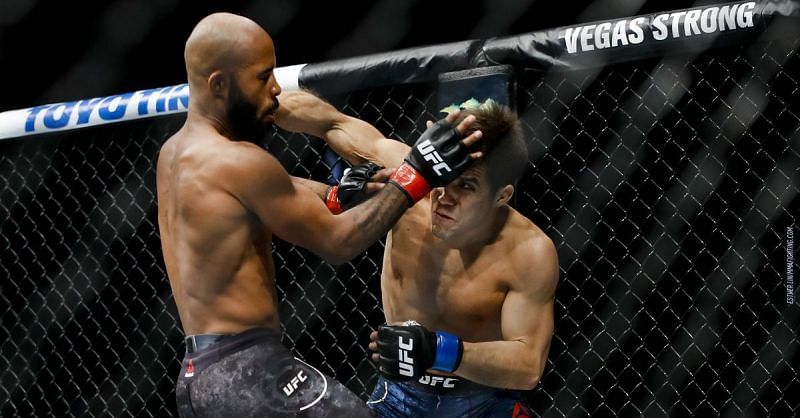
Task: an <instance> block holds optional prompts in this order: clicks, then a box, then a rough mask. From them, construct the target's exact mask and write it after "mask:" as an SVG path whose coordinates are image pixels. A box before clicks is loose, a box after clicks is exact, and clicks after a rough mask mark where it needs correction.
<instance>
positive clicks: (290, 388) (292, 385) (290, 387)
mask: <svg viewBox="0 0 800 418" xmlns="http://www.w3.org/2000/svg"><path fill="white" fill-rule="evenodd" d="M306 379H308V377H306V376H305V375H304V374H303V371H302V370H300V371H299V372H297V376H295V377H293V378H292V380H291V381H290V382H289V383H287V384H286V386H284V387H283V393H285V394H286V396H291V395H292V394H293V393H294V391H295V390H297V387H298V386H300V383H303V382H305V381H306Z"/></svg>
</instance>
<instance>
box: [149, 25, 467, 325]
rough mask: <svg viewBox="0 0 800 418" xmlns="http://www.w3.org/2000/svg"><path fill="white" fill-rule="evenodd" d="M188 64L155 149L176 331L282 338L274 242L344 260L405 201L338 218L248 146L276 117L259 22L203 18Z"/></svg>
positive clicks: (268, 50) (266, 41) (380, 199)
mask: <svg viewBox="0 0 800 418" xmlns="http://www.w3.org/2000/svg"><path fill="white" fill-rule="evenodd" d="M185 60H186V71H187V75H188V80H189V88H190V92H191V98H192V99H191V102H190V104H189V111H188V114H187V119H186V123H185V124H184V126H183V127H182V128H181V129H180V130H179V131H178V132H177V133H175V135H173V136H172V137H170V138H169V139H168V140H167V141H166V142H165V143H164V145H163V146H162V148H161V151H160V155H159V158H158V166H157V170H156V173H157V175H156V177H157V194H158V195H157V198H158V223H159V229H160V234H161V242H162V249H163V253H164V261H165V264H166V267H167V273H168V275H169V280H170V285H171V287H172V291H173V294H174V297H175V302H176V304H177V307H178V314H179V315H180V319H181V324H182V326H183V329H184V332H185V334H186V335H192V334H201V333H223V334H229V333H231V334H232V333H239V332H242V331H244V330H247V329H250V328H254V327H264V328H268V329H273V330H278V329H279V319H278V311H277V296H276V291H275V268H274V265H273V261H272V255H271V248H272V247H271V243H272V235H273V234H275V235H277V236H280V237H281V238H283V239H284V240H286V241H289V242H291V243H294V244H297V245H299V246H302V247H304V248H307V249H309V250H311V251H313V252H315V253H317V254H319V255H320V256H322V257H323V258H325V259H326V260H327V261H330V262H333V263H341V262H344V261H346V260H348V259H350V258H352V257H354V256H356V255H357V254H359V253H361V252H362V251H364V250H365V249H366V248H367V247H368V246H369V245H371V244H372V243H373V242H375V241H376V240H377V239H378V238H380V237H381V236H382V235H383V234H385V233H386V232H387V231H388V229H389V228H390V227H391V225H392V224H393V223H394V222H395V221H396V220H397V219H398V218H399V216H400V215H401V214H402V213H403V211H404V210H405V209H406V208H407V206H408V202H407V199H406V196H405V194H404V193H403V192H402V191H400V190H399V189H398V188H396V187H383V188H382V189H381V190H380V191H379V192H378V193H377V194H376V195H375V197H374V198H373V199H370V201H369V202H366V203H365V204H363V205H360V206H359V207H358V208H357V209H355V210H350V211H347V212H346V213H344V214H341V215H336V216H334V215H332V214H331V213H330V212H329V211H328V209H327V208H326V207H325V205H324V203H323V202H322V201H321V199H320V198H319V194H315V193H314V191H312V189H317V190H319V189H320V188H319V187H316V188H315V187H307V186H309V181H307V180H305V181H303V180H298V179H292V178H291V177H290V176H289V175H288V174H287V173H286V171H285V170H284V169H283V167H282V166H281V165H280V163H279V162H278V161H277V160H276V159H275V158H274V157H273V156H271V155H270V154H269V153H268V152H266V151H265V150H264V149H262V148H261V147H260V146H258V145H255V144H254V143H253V142H251V141H260V140H261V139H262V136H263V134H264V132H265V131H264V127H265V126H267V125H269V124H270V123H272V121H273V120H274V117H275V112H276V110H277V109H278V108H279V106H278V99H277V97H278V95H279V94H280V93H281V88H280V86H279V85H278V83H277V81H276V80H275V76H274V74H273V70H274V68H275V52H274V47H273V44H272V40H271V39H270V37H269V35H268V34H267V33H266V32H265V31H264V30H263V29H262V28H261V27H260V26H259V25H257V24H256V23H254V22H252V21H250V20H249V19H246V18H243V17H241V16H236V15H231V14H226V13H218V14H213V15H211V16H209V17H207V18H205V19H204V20H203V21H201V22H200V23H199V24H198V25H197V27H196V28H195V30H194V31H193V32H192V34H191V36H190V37H189V40H188V41H187V43H186V49H185ZM468 125H469V124H468V123H467V124H460V125H459V126H458V127H457V128H456V130H457V131H459V132H464V130H465V129H466V128H467V127H468ZM477 139H478V138H477V137H474V136H471V137H468V138H466V139H464V140H463V141H464V143H465V144H466V143H469V142H474V141H475V140H477ZM321 189H322V190H324V187H323V188H321Z"/></svg>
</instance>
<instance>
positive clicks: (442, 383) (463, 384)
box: [386, 373, 505, 395]
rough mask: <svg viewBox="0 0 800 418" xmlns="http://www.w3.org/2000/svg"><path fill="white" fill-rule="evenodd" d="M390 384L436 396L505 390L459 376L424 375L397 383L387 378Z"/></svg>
mask: <svg viewBox="0 0 800 418" xmlns="http://www.w3.org/2000/svg"><path fill="white" fill-rule="evenodd" d="M386 380H387V381H388V382H391V383H394V384H397V385H403V386H409V387H412V388H414V389H416V390H419V391H423V392H428V393H431V394H435V395H468V394H471V393H475V392H482V391H498V390H505V389H499V388H493V387H491V386H485V385H481V384H480V383H475V382H473V381H471V380H467V379H464V378H461V377H457V376H439V375H435V374H427V373H426V374H424V375H422V376H421V377H420V378H419V379H416V380H404V381H396V380H392V379H389V378H386Z"/></svg>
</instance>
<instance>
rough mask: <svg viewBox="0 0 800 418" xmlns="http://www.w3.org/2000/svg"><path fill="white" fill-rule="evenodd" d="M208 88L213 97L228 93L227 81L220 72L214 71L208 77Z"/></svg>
mask: <svg viewBox="0 0 800 418" xmlns="http://www.w3.org/2000/svg"><path fill="white" fill-rule="evenodd" d="M206 82H207V83H208V88H209V90H210V91H211V94H213V95H214V96H224V95H225V94H226V92H227V91H228V80H227V77H225V75H224V74H222V71H219V70H218V71H214V72H213V73H211V75H209V76H208V80H207V81H206Z"/></svg>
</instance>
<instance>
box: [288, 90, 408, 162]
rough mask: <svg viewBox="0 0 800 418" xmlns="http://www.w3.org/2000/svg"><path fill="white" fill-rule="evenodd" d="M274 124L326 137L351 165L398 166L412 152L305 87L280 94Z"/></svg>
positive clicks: (406, 146)
mask: <svg viewBox="0 0 800 418" xmlns="http://www.w3.org/2000/svg"><path fill="white" fill-rule="evenodd" d="M275 123H276V124H277V125H278V126H279V127H281V128H282V129H285V130H287V131H292V132H303V133H306V134H309V135H314V136H316V137H319V138H322V139H324V140H325V142H327V143H328V145H329V146H330V147H331V148H332V149H333V150H334V151H335V152H336V153H337V154H339V155H340V156H342V158H344V159H346V160H347V161H349V162H350V163H351V164H360V163H363V162H366V161H371V162H373V163H376V164H378V165H381V166H384V167H397V166H399V165H400V164H401V163H402V162H403V157H405V156H406V154H408V151H409V146H408V145H406V144H404V143H403V142H400V141H395V140H392V139H388V138H386V137H384V136H383V134H381V133H380V131H378V130H377V129H376V128H375V127H374V126H372V125H370V124H369V123H367V122H364V121H362V120H360V119H357V118H354V117H351V116H347V115H345V114H344V113H341V112H339V111H338V110H337V109H336V108H334V107H333V106H331V105H330V104H329V103H327V102H325V101H324V100H322V99H320V98H319V97H317V96H314V95H313V94H311V93H309V92H306V91H302V90H297V91H288V92H284V93H283V94H282V95H281V106H280V107H279V108H278V113H277V115H276V118H275Z"/></svg>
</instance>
